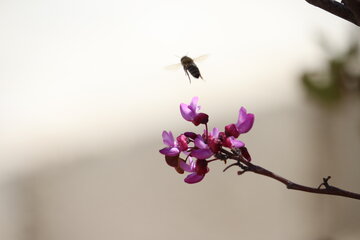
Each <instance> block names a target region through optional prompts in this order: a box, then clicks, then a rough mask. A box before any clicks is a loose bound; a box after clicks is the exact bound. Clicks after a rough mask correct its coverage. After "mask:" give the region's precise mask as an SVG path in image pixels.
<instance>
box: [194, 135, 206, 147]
mask: <svg viewBox="0 0 360 240" xmlns="http://www.w3.org/2000/svg"><path fill="white" fill-rule="evenodd" d="M194 143H195V146H196V147H198V148H200V149H206V148H208V145H207V144H206V143H205V141H204V139H203V138H202V137H201V136H200V135H199V136H198V137H197V138H196V139H195V141H194Z"/></svg>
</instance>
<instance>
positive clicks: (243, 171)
mask: <svg viewBox="0 0 360 240" xmlns="http://www.w3.org/2000/svg"><path fill="white" fill-rule="evenodd" d="M247 171H248V170H247V169H245V170H240V171H238V172H237V174H238V175H242V174H244V173H246V172H247Z"/></svg>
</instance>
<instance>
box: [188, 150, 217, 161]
mask: <svg viewBox="0 0 360 240" xmlns="http://www.w3.org/2000/svg"><path fill="white" fill-rule="evenodd" d="M213 154H214V153H213V152H212V151H211V150H210V149H194V150H192V151H191V156H193V157H196V158H197V159H207V158H209V157H211V156H212V155H213Z"/></svg>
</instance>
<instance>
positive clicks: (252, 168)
mask: <svg viewBox="0 0 360 240" xmlns="http://www.w3.org/2000/svg"><path fill="white" fill-rule="evenodd" d="M221 151H222V152H223V153H224V154H226V155H227V156H228V158H230V159H233V160H235V161H236V163H234V164H231V165H230V166H229V167H227V168H225V169H224V171H225V170H227V169H229V168H230V167H233V166H239V167H240V168H241V169H242V170H241V171H239V172H238V174H239V175H240V174H243V173H245V172H253V173H257V174H260V175H263V176H267V177H270V178H272V179H275V180H277V181H279V182H281V183H283V184H285V186H286V187H287V188H288V189H292V190H298V191H303V192H310V193H318V194H327V195H337V196H342V197H348V198H354V199H358V200H360V194H358V193H354V192H349V191H346V190H343V189H341V188H337V187H334V186H331V185H330V184H329V183H328V181H329V179H330V176H329V177H327V178H323V182H322V183H321V184H320V185H319V187H317V188H316V187H308V186H304V185H300V184H297V183H294V182H292V181H290V180H288V179H286V178H283V177H281V176H279V175H277V174H275V173H273V172H271V171H269V170H267V169H265V168H263V167H260V166H257V165H255V164H252V163H251V162H249V161H247V160H246V159H244V158H243V157H242V156H241V155H239V154H236V153H231V152H229V151H226V150H225V149H222V150H221Z"/></svg>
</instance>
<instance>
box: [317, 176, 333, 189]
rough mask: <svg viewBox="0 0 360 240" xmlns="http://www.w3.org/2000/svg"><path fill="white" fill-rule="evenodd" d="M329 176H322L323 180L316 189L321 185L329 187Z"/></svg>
mask: <svg viewBox="0 0 360 240" xmlns="http://www.w3.org/2000/svg"><path fill="white" fill-rule="evenodd" d="M330 178H331V176H328V177H327V178H323V182H322V183H321V184H320V185H319V186H318V189H321V187H322V186H324V187H325V189H327V188H329V187H330V184H329V183H328V181H329V180H330Z"/></svg>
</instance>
